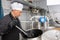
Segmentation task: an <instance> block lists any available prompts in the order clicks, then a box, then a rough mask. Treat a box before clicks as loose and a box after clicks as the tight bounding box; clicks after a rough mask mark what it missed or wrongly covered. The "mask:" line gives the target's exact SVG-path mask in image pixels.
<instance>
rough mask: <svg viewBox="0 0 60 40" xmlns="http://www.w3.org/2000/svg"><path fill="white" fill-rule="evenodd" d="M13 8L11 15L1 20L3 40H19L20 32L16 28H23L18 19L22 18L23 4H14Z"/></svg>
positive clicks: (0, 29)
mask: <svg viewBox="0 0 60 40" xmlns="http://www.w3.org/2000/svg"><path fill="white" fill-rule="evenodd" d="M11 8H12V11H11V12H10V14H8V15H6V16H5V17H4V18H3V19H2V20H0V34H3V35H2V40H19V33H20V31H19V30H18V29H17V28H16V27H15V25H17V26H18V27H20V28H21V25H20V22H19V19H18V18H17V17H19V16H21V13H22V9H23V4H21V3H18V2H13V3H12V4H11ZM7 12H8V11H7Z"/></svg>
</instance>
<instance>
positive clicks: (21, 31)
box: [16, 26, 27, 36]
mask: <svg viewBox="0 0 60 40" xmlns="http://www.w3.org/2000/svg"><path fill="white" fill-rule="evenodd" d="M16 28H17V29H19V30H20V31H21V32H23V33H24V34H25V35H26V36H27V33H26V32H25V31H24V30H22V29H21V28H19V27H18V26H16Z"/></svg>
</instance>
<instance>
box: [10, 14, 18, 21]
mask: <svg viewBox="0 0 60 40" xmlns="http://www.w3.org/2000/svg"><path fill="white" fill-rule="evenodd" d="M9 16H10V18H11V19H12V20H16V19H18V18H16V19H15V18H14V17H13V16H12V14H11V13H10V14H9Z"/></svg>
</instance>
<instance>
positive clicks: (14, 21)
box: [9, 20, 17, 28]
mask: <svg viewBox="0 0 60 40" xmlns="http://www.w3.org/2000/svg"><path fill="white" fill-rule="evenodd" d="M16 25H17V21H16V20H13V21H11V22H10V23H9V26H10V27H11V28H12V27H13V26H16Z"/></svg>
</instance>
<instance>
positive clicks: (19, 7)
mask: <svg viewBox="0 0 60 40" xmlns="http://www.w3.org/2000/svg"><path fill="white" fill-rule="evenodd" d="M11 8H12V10H20V11H22V9H23V4H21V3H18V2H14V3H12V4H11Z"/></svg>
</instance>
